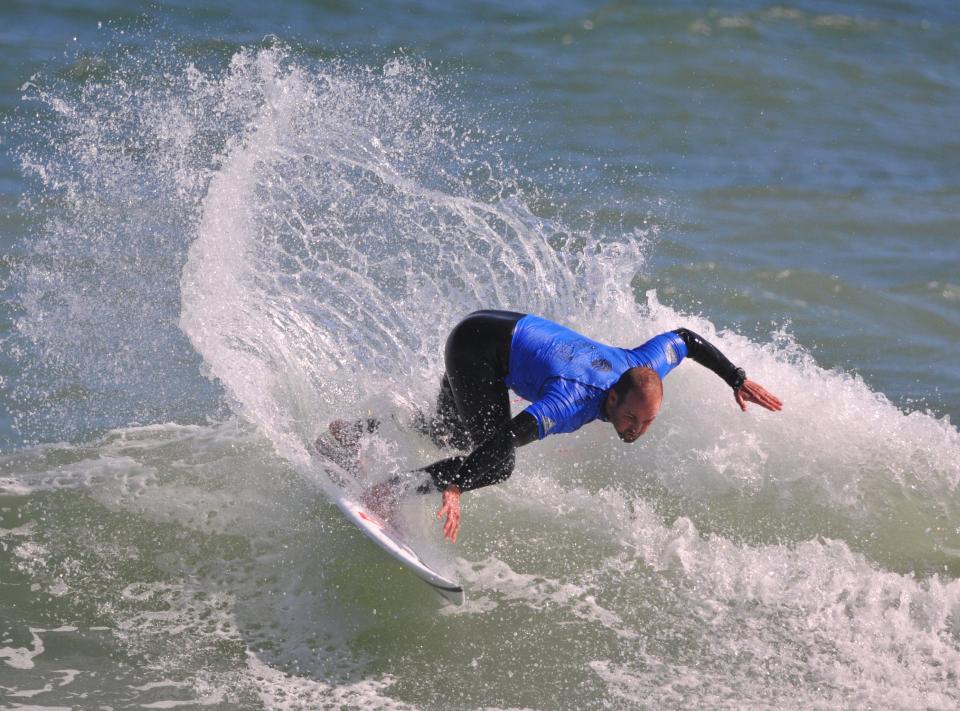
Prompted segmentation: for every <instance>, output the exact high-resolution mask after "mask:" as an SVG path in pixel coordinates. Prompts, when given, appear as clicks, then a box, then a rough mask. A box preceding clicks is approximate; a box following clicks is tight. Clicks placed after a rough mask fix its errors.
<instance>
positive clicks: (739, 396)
mask: <svg viewBox="0 0 960 711" xmlns="http://www.w3.org/2000/svg"><path fill="white" fill-rule="evenodd" d="M733 397H734V398H736V400H737V404H738V405H739V406H740V409H741V410H743V411H744V412H746V411H747V403H748V402H753V403H756V404H757V405H759V406H760V407H764V408H766V409H768V410H772V411H773V412H778V411H780V410H782V409H783V403H782V402H781V401H780V398H778V397H777V396H776V395H774V394H773V393H771V392H768V391H767V389H766V388H764V387H763V386H762V385H760V384H759V383H755V382H753V381H752V380H744V381H743V385H741V386H740V387H739V388H737V389H736V390H734V391H733Z"/></svg>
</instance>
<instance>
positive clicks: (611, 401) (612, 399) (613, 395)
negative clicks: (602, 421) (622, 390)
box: [607, 388, 620, 407]
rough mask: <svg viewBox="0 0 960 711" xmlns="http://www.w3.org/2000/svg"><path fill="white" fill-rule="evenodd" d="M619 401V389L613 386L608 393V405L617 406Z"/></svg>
mask: <svg viewBox="0 0 960 711" xmlns="http://www.w3.org/2000/svg"><path fill="white" fill-rule="evenodd" d="M619 401H620V396H619V395H617V391H616V390H614V389H612V388H611V389H610V394H609V395H607V406H608V407H616V406H617V403H618V402H619Z"/></svg>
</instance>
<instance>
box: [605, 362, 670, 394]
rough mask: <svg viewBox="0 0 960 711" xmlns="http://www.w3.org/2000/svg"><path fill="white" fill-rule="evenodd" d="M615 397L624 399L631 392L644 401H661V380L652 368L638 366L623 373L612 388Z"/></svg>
mask: <svg viewBox="0 0 960 711" xmlns="http://www.w3.org/2000/svg"><path fill="white" fill-rule="evenodd" d="M613 389H614V390H615V391H616V393H617V395H619V396H620V397H624V396H625V395H627V394H628V393H630V392H631V391H635V392H636V395H638V396H640V397H641V398H643V399H644V400H652V401H657V402H659V401H660V400H662V399H663V380H661V379H660V376H659V375H657V372H656V371H655V370H653V368H647V367H645V366H639V367H637V368H630V369H629V370H627V371H624V373H623V375H621V376H620V380H618V381H617V382H616V385H614V386H613Z"/></svg>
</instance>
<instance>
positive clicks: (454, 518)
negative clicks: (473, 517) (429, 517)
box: [437, 484, 460, 543]
mask: <svg viewBox="0 0 960 711" xmlns="http://www.w3.org/2000/svg"><path fill="white" fill-rule="evenodd" d="M444 515H446V517H447V520H446V522H445V523H444V524H443V536H444V538H449V539H450V542H451V543H456V542H457V531H458V530H459V529H460V487H458V486H454V485H453V484H450V485H449V486H448V487H447V488H446V489H444V490H443V501H442V503H441V504H440V510H439V511H437V518H443V517H444Z"/></svg>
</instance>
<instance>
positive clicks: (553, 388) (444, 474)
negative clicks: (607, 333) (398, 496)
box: [424, 311, 745, 491]
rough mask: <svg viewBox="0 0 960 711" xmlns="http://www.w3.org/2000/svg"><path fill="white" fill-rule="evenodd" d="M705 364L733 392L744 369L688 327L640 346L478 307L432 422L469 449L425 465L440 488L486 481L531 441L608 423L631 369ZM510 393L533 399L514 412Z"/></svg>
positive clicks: (452, 355) (455, 351)
mask: <svg viewBox="0 0 960 711" xmlns="http://www.w3.org/2000/svg"><path fill="white" fill-rule="evenodd" d="M685 357H689V358H692V359H693V360H694V361H696V362H698V363H700V364H701V365H704V366H706V367H707V368H709V369H710V370H712V371H713V372H715V373H716V374H717V375H719V376H720V377H721V378H723V379H724V381H726V382H727V384H728V385H730V386H731V387H733V388H738V387H740V386H741V385H742V384H743V381H744V378H745V375H744V372H743V371H742V370H741V369H739V368H736V367H735V366H734V365H733V364H732V363H731V362H730V361H729V360H727V358H726V357H724V355H723V354H722V353H720V351H719V350H717V349H716V348H715V347H714V346H712V345H711V344H710V343H708V342H707V341H705V340H704V339H703V338H701V337H700V336H698V335H697V334H695V333H693V332H692V331H689V330H687V329H684V328H680V329H677V330H675V331H670V332H668V333H663V334H660V335H659V336H655V337H654V338H651V339H650V340H649V341H647V342H646V343H644V344H642V345H640V346H638V347H637V348H634V349H625V348H617V347H614V346H608V345H605V344H603V343H599V342H597V341H593V340H591V339H589V338H587V337H585V336H582V335H580V334H579V333H576V332H575V331H572V330H570V329H569V328H566V327H564V326H561V325H559V324H556V323H553V322H552V321H548V320H546V319H543V318H540V317H539V316H533V315H525V314H520V313H514V312H510V311H476V312H474V313H472V314H470V315H469V316H467V317H466V318H465V319H464V320H463V321H461V322H460V323H459V324H457V326H456V327H454V329H453V331H451V333H450V335H449V337H448V338H447V343H446V349H445V351H444V364H445V367H446V373H445V375H444V377H443V381H442V383H441V387H440V395H439V397H438V399H437V412H436V415H435V417H434V418H433V420H432V422H431V423H430V425H429V431H430V434H431V436H432V437H433V439H434V441H435V442H436V443H437V444H438V445H440V446H446V445H452V446H454V447H456V448H458V449H472V450H473V451H472V452H471V453H470V454H469V455H468V456H465V457H463V456H458V457H450V458H448V459H443V460H441V461H439V462H435V463H434V464H431V465H430V466H428V467H425V468H424V471H426V472H427V473H428V474H430V477H431V478H432V480H433V483H434V485H435V486H436V487H437V488H438V489H441V490H442V489H444V488H446V487H447V486H449V485H450V484H454V485H456V486H458V487H459V488H460V489H461V491H469V490H471V489H477V488H480V487H482V486H489V485H490V484H496V483H498V482H501V481H503V480H505V479H506V478H507V477H509V476H510V474H511V473H512V472H513V465H514V450H515V449H516V448H517V447H520V446H522V445H524V444H528V443H530V442H532V441H534V440H535V439H543V438H544V437H546V436H548V435H550V434H555V433H560V432H573V431H575V430H577V429H579V428H580V427H582V426H583V425H585V424H586V423H588V422H591V421H593V420H595V419H600V420H604V421H607V417H606V413H605V411H604V403H605V401H606V397H607V393H608V392H609V390H610V389H611V388H612V387H613V386H614V385H615V384H616V383H617V381H618V380H619V379H620V376H621V375H623V373H624V372H626V371H627V370H629V369H630V368H634V367H639V366H645V367H649V368H651V369H653V370H654V371H656V373H657V374H658V375H659V376H660V377H661V378H663V377H665V376H666V375H667V374H668V373H669V372H670V371H671V370H673V368H675V367H676V366H677V365H679V364H680V362H681V361H682V360H683V359H684V358H685ZM508 389H512V390H513V391H514V392H516V393H517V394H518V395H520V396H521V397H523V398H524V399H526V400H528V401H530V402H531V405H530V406H529V407H527V408H526V409H525V410H524V411H523V412H521V413H520V414H518V415H517V416H516V417H513V418H511V417H510V401H509V396H508V392H507V391H508Z"/></svg>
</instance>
